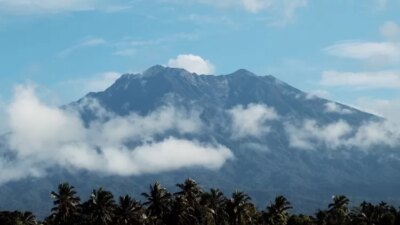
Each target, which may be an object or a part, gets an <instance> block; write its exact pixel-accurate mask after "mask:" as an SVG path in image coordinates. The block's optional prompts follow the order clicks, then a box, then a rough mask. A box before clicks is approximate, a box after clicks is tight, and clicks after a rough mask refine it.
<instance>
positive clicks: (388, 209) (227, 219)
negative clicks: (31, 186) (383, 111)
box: [0, 179, 400, 225]
mask: <svg viewBox="0 0 400 225" xmlns="http://www.w3.org/2000/svg"><path fill="white" fill-rule="evenodd" d="M176 186H177V188H178V191H177V192H176V193H170V192H168V190H167V189H166V188H164V187H163V186H161V184H160V183H158V182H156V183H154V184H152V185H150V188H149V191H148V192H146V193H142V195H143V197H144V201H143V202H139V201H137V200H136V199H134V198H132V197H130V196H128V195H126V196H121V197H119V198H118V199H117V200H115V199H114V196H113V194H112V193H111V192H110V191H107V190H104V189H103V188H99V189H96V190H93V192H92V193H91V195H90V197H89V199H88V200H87V201H85V202H82V201H81V199H80V198H79V197H78V196H77V193H76V191H75V189H74V187H73V186H71V185H69V184H68V183H63V184H60V185H59V186H58V190H57V191H53V192H51V197H52V198H53V204H54V207H53V208H52V209H51V214H50V215H49V216H48V217H46V218H45V219H44V220H43V221H37V220H36V218H35V216H34V215H33V214H32V213H31V212H19V211H15V212H8V211H2V212H0V224H1V225H353V224H354V225H400V210H397V209H396V208H395V207H393V206H391V205H388V204H387V203H384V202H381V203H379V204H372V203H368V202H362V203H361V204H360V205H358V206H356V207H353V208H351V209H350V208H349V199H348V198H346V197H345V196H343V195H338V196H334V197H333V198H332V202H331V203H330V204H329V205H328V207H327V209H325V210H318V211H317V212H316V213H315V214H314V215H303V214H292V213H290V210H291V209H292V206H291V204H290V202H289V201H288V200H287V199H286V198H285V197H284V196H277V197H276V198H275V200H274V201H273V202H271V203H270V204H269V205H268V206H267V207H266V208H265V209H262V210H259V209H257V207H256V206H255V205H254V204H253V203H252V202H251V198H250V197H249V196H248V195H247V194H246V193H244V192H241V191H235V192H233V193H232V194H231V195H230V196H225V195H224V193H223V192H221V191H220V190H219V189H210V190H208V191H204V190H203V189H202V188H201V187H200V186H199V185H198V184H197V183H196V181H194V180H193V179H187V180H185V181H184V182H183V183H179V184H177V185H176Z"/></svg>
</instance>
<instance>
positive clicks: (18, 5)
mask: <svg viewBox="0 0 400 225" xmlns="http://www.w3.org/2000/svg"><path fill="white" fill-rule="evenodd" d="M128 6H129V4H126V3H123V2H122V1H114V2H113V3H110V2H109V1H106V0H57V1H53V0H0V12H2V13H5V14H10V15H43V14H59V13H68V12H80V11H93V10H103V11H106V12H114V11H119V10H122V9H124V8H126V7H128Z"/></svg>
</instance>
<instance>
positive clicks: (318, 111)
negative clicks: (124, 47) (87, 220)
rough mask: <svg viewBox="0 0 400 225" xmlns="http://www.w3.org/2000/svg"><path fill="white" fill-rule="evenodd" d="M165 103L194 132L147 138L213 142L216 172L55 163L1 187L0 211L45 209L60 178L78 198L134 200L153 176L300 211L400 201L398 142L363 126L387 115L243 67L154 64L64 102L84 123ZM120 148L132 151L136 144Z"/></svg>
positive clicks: (165, 181)
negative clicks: (129, 171)
mask: <svg viewBox="0 0 400 225" xmlns="http://www.w3.org/2000/svg"><path fill="white" fill-rule="evenodd" d="M90 102H91V103H90ZM93 102H95V103H96V105H97V106H96V107H93V104H92V103H93ZM162 106H170V107H173V108H175V109H179V111H184V112H188V113H189V114H190V115H193V117H195V118H197V119H198V121H197V123H199V124H200V125H199V126H200V129H198V130H197V131H196V132H182V129H183V130H184V129H186V128H185V126H182V127H180V129H181V130H178V128H176V127H175V128H173V129H172V128H171V129H167V130H165V131H164V132H161V133H157V135H154V136H152V139H156V140H163V139H166V138H169V137H177V138H182V139H187V140H191V141H197V142H201V143H211V144H218V145H222V146H225V147H226V148H228V149H229V150H230V151H231V152H232V155H233V157H231V158H229V159H227V160H226V162H224V163H223V165H222V166H221V167H220V168H212V169H210V168H204V167H201V166H194V167H184V168H180V169H174V170H169V171H161V172H157V173H144V174H140V175H132V176H117V175H107V174H99V173H94V172H90V171H82V170H78V171H67V170H65V169H61V168H60V169H57V168H55V169H54V171H53V172H52V173H51V174H50V175H49V176H46V177H44V178H34V179H24V180H21V181H14V182H10V183H7V184H4V185H2V186H0V196H2V197H0V198H1V200H0V208H2V209H15V208H18V209H25V208H26V209H30V210H33V211H35V212H38V213H40V212H41V211H43V212H45V211H46V210H48V209H49V207H50V205H45V204H44V205H43V202H45V203H46V204H47V203H49V204H51V200H50V199H49V193H50V191H51V190H54V189H55V187H56V185H57V184H58V183H60V182H62V181H68V182H70V183H71V184H73V185H74V186H75V187H77V190H78V191H79V192H80V193H81V194H82V195H83V196H87V194H88V193H89V192H90V191H91V190H92V188H95V187H97V186H103V187H105V188H107V189H111V190H112V191H113V192H114V193H117V194H118V193H120V194H126V193H129V194H132V195H134V196H136V197H139V194H140V193H141V192H143V191H146V190H147V187H148V185H149V184H150V183H153V182H154V181H156V180H158V181H160V182H161V183H162V184H164V185H165V186H167V187H169V188H170V189H171V191H173V190H174V189H175V188H174V186H175V184H176V183H178V182H181V181H183V180H184V179H185V178H187V177H191V178H194V179H195V180H197V181H198V182H199V183H200V184H201V185H202V186H203V187H204V188H205V189H207V188H210V187H220V188H222V189H223V190H224V191H226V192H231V191H233V190H235V189H239V190H243V191H245V192H247V193H248V194H249V195H250V196H251V197H252V198H253V200H254V201H255V202H256V203H257V204H258V206H259V207H261V208H263V207H265V206H266V204H267V203H268V202H269V201H271V200H272V199H273V198H274V197H275V196H276V195H280V194H283V195H285V196H287V198H288V199H289V200H290V201H291V202H292V203H293V204H294V205H295V206H296V207H295V208H297V209H300V210H301V211H302V212H306V213H307V212H309V213H313V212H314V210H316V209H317V208H322V207H325V206H326V204H327V203H328V202H329V201H330V198H331V196H332V195H335V194H344V195H347V196H348V197H349V198H350V199H352V200H354V201H355V202H357V201H360V200H370V201H381V200H382V201H389V202H391V203H394V204H399V203H400V193H399V191H398V190H399V188H400V163H399V161H398V160H397V158H398V157H397V155H398V154H397V151H396V149H397V147H396V146H395V145H389V144H386V143H385V142H384V141H382V140H381V139H377V140H375V139H374V136H372V135H371V134H370V133H371V132H369V131H370V130H369V127H368V126H370V125H371V124H372V125H374V124H379V123H384V119H382V118H380V117H377V116H374V115H371V114H368V113H365V112H362V111H359V110H357V109H355V108H352V107H348V106H345V105H342V104H339V103H336V102H332V101H329V100H326V99H322V98H318V97H316V96H311V95H310V94H307V93H305V92H302V91H300V90H298V89H296V88H294V87H292V86H290V85H288V84H286V83H284V82H282V81H280V80H278V79H276V78H274V77H273V76H257V75H255V74H253V73H251V72H249V71H247V70H243V69H241V70H238V71H236V72H234V73H232V74H229V75H220V76H211V75H197V74H193V73H189V72H188V71H185V70H183V69H175V68H166V67H163V66H154V67H151V68H150V69H148V70H147V71H145V72H143V73H142V74H125V75H122V76H121V78H119V79H118V80H117V81H116V82H115V83H114V84H113V85H112V86H110V87H109V88H107V89H106V90H105V91H103V92H97V93H89V94H88V95H87V96H85V97H84V98H82V99H80V100H78V101H77V102H74V103H71V104H69V105H67V106H64V107H63V108H64V109H69V110H70V109H74V110H75V111H78V112H79V113H80V116H81V117H82V119H83V121H84V122H85V124H86V126H90V125H91V124H92V123H93V122H95V121H97V122H98V121H101V122H104V123H105V122H107V121H108V120H110V119H111V118H112V117H114V116H119V117H125V116H129V115H131V114H132V113H135V114H137V115H139V116H142V117H145V116H146V115H149V114H151V113H152V112H154V111H157V110H158V109H159V108H160V107H162ZM99 107H100V109H99ZM103 111H104V112H103ZM176 116H179V115H176ZM166 119H170V118H166ZM161 121H162V120H161ZM160 126H161V124H160ZM138 129H141V128H140V127H138ZM382 132H386V131H382ZM389 133H390V132H389ZM125 144H126V145H127V146H130V147H131V148H134V147H135V146H139V145H140V141H129V140H127V141H126V143H125ZM160 157H161V156H160ZM39 205H40V206H41V205H43V207H39V208H38V206H39Z"/></svg>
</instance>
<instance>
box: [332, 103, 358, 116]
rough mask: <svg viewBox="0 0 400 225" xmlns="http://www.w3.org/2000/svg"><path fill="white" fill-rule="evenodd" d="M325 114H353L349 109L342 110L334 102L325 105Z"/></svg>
mask: <svg viewBox="0 0 400 225" xmlns="http://www.w3.org/2000/svg"><path fill="white" fill-rule="evenodd" d="M325 112H327V113H338V114H351V113H353V112H352V111H351V110H350V109H346V108H343V107H342V106H340V105H339V104H337V103H336V102H328V103H325Z"/></svg>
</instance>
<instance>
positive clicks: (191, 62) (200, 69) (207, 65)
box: [167, 54, 215, 74]
mask: <svg viewBox="0 0 400 225" xmlns="http://www.w3.org/2000/svg"><path fill="white" fill-rule="evenodd" d="M167 65H168V66H169V67H174V68H183V69H185V70H187V71H189V72H192V73H197V74H214V73H215V66H214V65H213V64H212V63H211V62H210V61H208V60H207V59H203V58H202V57H200V56H197V55H192V54H186V55H178V56H177V57H176V58H174V59H169V60H168V64H167Z"/></svg>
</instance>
